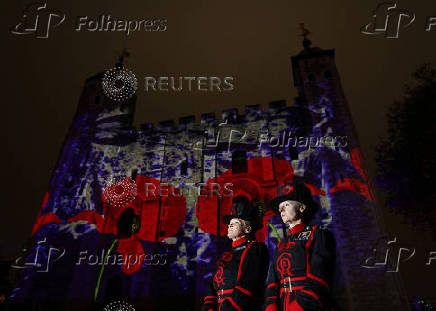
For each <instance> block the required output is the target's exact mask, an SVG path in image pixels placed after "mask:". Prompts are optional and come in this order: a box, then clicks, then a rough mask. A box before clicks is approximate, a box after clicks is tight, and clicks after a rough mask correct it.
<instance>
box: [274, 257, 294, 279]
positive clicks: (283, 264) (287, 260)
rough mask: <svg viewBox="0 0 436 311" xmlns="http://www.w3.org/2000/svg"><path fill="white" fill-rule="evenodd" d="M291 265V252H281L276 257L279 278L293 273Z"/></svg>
mask: <svg viewBox="0 0 436 311" xmlns="http://www.w3.org/2000/svg"><path fill="white" fill-rule="evenodd" d="M292 270H293V269H292V266H291V254H288V253H283V254H281V255H280V257H279V258H278V259H277V271H279V272H280V275H281V278H282V279H283V278H285V277H287V276H292V275H294V274H293V272H292Z"/></svg>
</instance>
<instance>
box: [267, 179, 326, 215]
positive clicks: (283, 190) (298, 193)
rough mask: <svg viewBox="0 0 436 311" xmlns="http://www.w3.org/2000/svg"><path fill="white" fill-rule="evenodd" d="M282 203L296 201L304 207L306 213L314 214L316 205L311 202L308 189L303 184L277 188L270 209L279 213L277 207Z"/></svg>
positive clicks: (291, 184) (290, 184) (285, 185)
mask: <svg viewBox="0 0 436 311" xmlns="http://www.w3.org/2000/svg"><path fill="white" fill-rule="evenodd" d="M284 201H297V202H300V203H303V204H304V205H306V208H308V211H307V212H310V213H313V214H314V213H315V212H316V210H317V209H318V205H317V204H316V203H315V202H314V201H313V198H312V193H311V192H310V189H309V188H308V187H306V185H304V184H300V183H287V184H284V185H282V186H280V187H278V188H277V197H275V198H274V199H272V200H271V202H270V206H271V209H272V210H273V211H274V212H275V213H276V214H280V213H279V205H280V203H282V202H284Z"/></svg>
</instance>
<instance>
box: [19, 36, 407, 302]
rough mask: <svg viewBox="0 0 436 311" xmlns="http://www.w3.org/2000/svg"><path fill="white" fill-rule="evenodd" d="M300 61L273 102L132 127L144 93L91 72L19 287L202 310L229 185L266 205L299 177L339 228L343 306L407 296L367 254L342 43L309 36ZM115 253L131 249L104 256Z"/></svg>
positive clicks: (363, 189)
mask: <svg viewBox="0 0 436 311" xmlns="http://www.w3.org/2000/svg"><path fill="white" fill-rule="evenodd" d="M292 72H293V78H294V85H295V87H296V88H297V90H298V93H299V97H297V98H296V100H295V103H294V105H293V106H287V105H286V102H285V101H276V102H271V103H270V105H269V109H268V110H267V111H262V109H261V107H260V106H257V105H253V106H247V107H246V109H245V113H244V114H239V113H238V111H237V110H236V109H231V110H224V111H223V112H222V115H221V116H220V117H219V118H216V117H215V115H214V114H210V113H208V114H203V115H202V116H201V120H200V122H196V120H195V117H194V116H188V117H183V118H180V119H179V122H178V125H177V126H175V125H174V122H173V121H165V122H160V123H159V124H158V126H157V128H154V127H153V125H152V124H143V125H142V126H141V128H140V129H139V130H137V129H135V128H133V127H132V119H133V115H134V111H135V102H136V98H135V97H134V96H133V97H132V98H131V99H129V100H128V101H127V102H123V103H122V104H119V103H117V102H114V101H112V100H110V99H108V98H107V97H105V95H104V93H103V91H102V89H101V79H102V75H96V76H94V77H91V78H89V79H88V80H87V81H86V83H85V87H84V90H83V93H82V95H81V98H80V102H79V106H78V108H77V112H76V115H75V117H74V120H73V122H72V125H71V128H70V131H69V133H68V135H67V137H66V139H65V142H64V145H63V148H62V150H61V153H60V156H59V160H58V163H57V166H56V169H55V171H54V173H53V176H52V179H51V181H50V184H49V189H48V191H47V194H46V196H45V199H44V202H43V205H42V208H41V212H40V215H39V216H38V219H37V222H36V224H35V226H34V229H33V237H32V243H31V244H32V245H31V247H30V248H29V251H28V252H27V253H26V257H25V260H27V262H30V261H31V262H34V263H38V264H32V265H27V266H26V267H25V268H24V269H23V271H22V278H21V281H20V282H19V283H18V284H17V286H16V288H15V290H14V293H13V295H12V296H13V298H14V299H16V300H17V301H26V299H32V300H33V301H35V300H38V301H40V302H39V303H41V304H45V305H46V306H47V305H48V306H53V305H56V306H57V307H58V309H59V306H62V308H63V310H67V309H68V310H69V309H71V310H72V309H74V308H75V309H77V306H81V307H83V306H89V305H91V304H92V303H91V302H92V301H93V300H94V299H95V300H96V302H97V304H99V306H104V305H105V304H107V303H108V302H110V301H111V300H114V299H118V300H123V301H125V302H128V303H129V304H131V305H132V306H134V307H135V308H137V310H173V309H175V307H174V303H175V302H176V306H177V310H194V309H196V308H197V307H198V305H199V301H200V300H199V299H200V297H201V296H202V295H203V290H204V286H205V284H206V283H205V282H206V281H207V278H208V277H210V276H211V273H212V271H213V269H214V266H215V261H216V257H217V256H218V255H219V254H220V253H221V252H222V251H223V250H225V249H226V248H228V247H229V241H228V240H227V238H226V237H225V234H226V227H225V226H224V225H223V224H222V222H221V217H222V215H225V214H227V213H228V212H229V208H230V205H231V202H232V199H233V198H234V197H236V196H246V197H248V198H249V199H252V200H256V201H257V202H258V204H259V206H260V207H261V208H263V209H266V206H267V203H268V201H269V200H270V199H271V198H272V197H274V196H275V194H276V191H277V186H278V185H280V184H282V183H284V182H287V181H298V182H303V183H305V184H306V185H308V186H309V187H310V189H311V190H312V194H313V195H314V196H315V200H316V201H317V202H318V203H319V206H320V207H321V208H320V210H319V212H318V214H317V216H316V219H315V222H317V223H319V224H321V225H322V226H325V227H328V228H329V229H330V230H332V232H333V233H334V236H335V238H336V242H337V264H336V278H335V286H334V296H335V300H336V303H337V304H338V306H339V308H338V309H339V310H407V309H408V307H407V301H405V300H404V297H403V293H402V289H401V287H400V286H401V283H400V282H399V280H397V279H396V275H395V274H392V273H386V271H384V270H383V269H368V268H364V267H363V266H362V262H363V261H364V260H365V259H367V258H368V252H369V251H371V250H372V248H373V247H374V243H376V241H377V240H378V239H379V237H380V236H383V234H384V231H383V224H382V223H381V221H380V218H379V216H378V211H377V207H376V205H375V202H374V197H373V195H372V192H371V187H370V183H369V181H368V178H367V174H366V171H365V168H364V165H363V161H362V157H361V153H360V150H359V145H358V141H357V136H356V135H355V132H354V128H353V122H352V119H351V116H350V113H349V111H348V104H347V102H346V99H345V96H344V93H343V89H342V86H341V81H340V77H339V73H338V70H337V68H336V65H335V60H334V50H322V49H319V48H313V47H311V43H310V41H309V40H307V39H305V40H304V50H303V51H302V52H301V53H299V54H298V55H296V56H294V57H292ZM155 189H160V190H162V189H164V190H163V191H162V192H159V193H157V194H156V191H155ZM229 189H231V191H229ZM150 194H152V195H150ZM263 221H264V227H263V229H262V230H261V231H260V232H258V233H257V238H258V239H260V240H264V241H265V242H266V243H267V245H268V247H269V248H270V250H271V252H272V250H273V248H274V247H275V245H276V244H277V236H276V234H277V233H278V235H279V236H283V235H284V234H286V230H284V228H283V226H282V224H281V220H280V218H279V216H277V215H274V214H273V213H272V212H271V211H268V210H267V211H266V213H265V214H264V217H263ZM268 223H269V224H268ZM272 227H274V229H275V230H276V231H277V233H276V232H275V230H272ZM109 253H110V255H111V256H115V255H124V257H123V258H127V257H128V256H129V255H132V254H134V255H135V256H136V257H134V259H135V260H134V261H131V262H130V261H129V260H128V261H125V260H120V261H116V260H115V261H116V262H115V261H113V262H112V264H106V265H105V264H103V263H104V262H105V261H104V259H103V258H107V257H105V256H109ZM137 258H139V259H138V260H136V259H137ZM49 297H50V299H49V300H50V303H49V302H47V299H48V298H49ZM168 297H176V299H172V298H170V299H169V298H168ZM53 301H54V302H53ZM144 306H147V307H146V309H145V307H144ZM83 309H85V307H83ZM101 309H103V308H101ZM44 310H45V309H44Z"/></svg>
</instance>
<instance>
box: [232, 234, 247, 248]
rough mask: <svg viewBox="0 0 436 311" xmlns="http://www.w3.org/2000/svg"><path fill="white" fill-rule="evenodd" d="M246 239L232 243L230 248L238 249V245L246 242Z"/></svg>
mask: <svg viewBox="0 0 436 311" xmlns="http://www.w3.org/2000/svg"><path fill="white" fill-rule="evenodd" d="M247 241H248V238H247V237H246V236H244V237H242V238H239V239H237V240H236V241H233V242H232V248H235V247H238V246H239V245H241V244H242V243H244V242H247Z"/></svg>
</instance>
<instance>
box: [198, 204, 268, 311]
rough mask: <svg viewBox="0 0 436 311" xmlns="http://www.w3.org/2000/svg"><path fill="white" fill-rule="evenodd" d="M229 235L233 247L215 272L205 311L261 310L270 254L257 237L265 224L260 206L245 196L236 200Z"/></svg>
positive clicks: (205, 301) (228, 217) (223, 255)
mask: <svg viewBox="0 0 436 311" xmlns="http://www.w3.org/2000/svg"><path fill="white" fill-rule="evenodd" d="M233 202H234V203H233V205H232V208H231V215H226V216H224V222H225V223H227V224H228V225H229V229H228V234H227V236H228V237H229V238H230V239H232V240H233V242H232V250H231V251H228V252H225V253H224V254H222V256H221V259H220V260H219V262H218V265H217V266H218V267H217V270H216V272H215V273H214V275H213V277H212V279H211V282H210V285H209V288H208V294H207V295H206V296H205V297H204V302H203V307H202V310H203V311H211V310H212V311H217V310H219V311H230V310H232V311H249V310H250V311H251V310H253V311H257V310H261V309H262V302H263V296H264V286H265V280H266V277H267V274H268V262H269V255H268V249H267V247H266V245H265V244H264V243H261V242H258V241H255V240H254V239H253V236H254V233H255V232H256V231H257V230H258V229H260V228H261V222H260V216H259V210H258V208H257V207H254V206H253V205H252V204H251V203H250V202H249V201H248V200H247V199H246V198H245V197H238V198H236V200H235V199H234V200H233Z"/></svg>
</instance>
